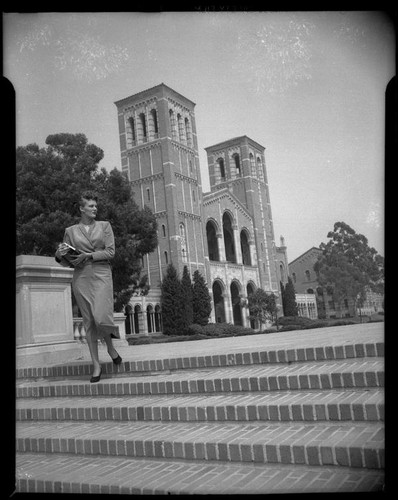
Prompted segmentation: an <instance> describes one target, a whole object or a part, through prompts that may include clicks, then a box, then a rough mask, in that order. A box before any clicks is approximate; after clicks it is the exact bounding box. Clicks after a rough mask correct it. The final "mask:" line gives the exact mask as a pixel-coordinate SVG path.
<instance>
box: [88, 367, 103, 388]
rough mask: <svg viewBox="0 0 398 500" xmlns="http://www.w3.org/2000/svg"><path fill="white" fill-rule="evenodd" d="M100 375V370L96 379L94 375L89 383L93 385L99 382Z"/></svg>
mask: <svg viewBox="0 0 398 500" xmlns="http://www.w3.org/2000/svg"><path fill="white" fill-rule="evenodd" d="M101 375H102V368H101V370H100V372H99V375H97V376H96V377H94V375H93V376H92V377H91V378H90V382H91V383H92V384H94V383H95V382H99V381H100V380H101Z"/></svg>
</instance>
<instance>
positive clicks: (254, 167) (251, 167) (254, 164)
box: [249, 153, 257, 177]
mask: <svg viewBox="0 0 398 500" xmlns="http://www.w3.org/2000/svg"><path fill="white" fill-rule="evenodd" d="M249 160H250V171H251V175H252V176H253V177H257V173H256V162H255V161H254V156H253V153H250V155H249Z"/></svg>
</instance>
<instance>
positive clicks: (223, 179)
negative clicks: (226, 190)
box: [217, 158, 225, 181]
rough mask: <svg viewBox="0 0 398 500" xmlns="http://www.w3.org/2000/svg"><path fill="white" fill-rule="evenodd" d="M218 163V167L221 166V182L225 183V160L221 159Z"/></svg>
mask: <svg viewBox="0 0 398 500" xmlns="http://www.w3.org/2000/svg"><path fill="white" fill-rule="evenodd" d="M217 163H218V166H219V169H220V177H221V181H225V167H224V159H223V158H219V159H218V160H217Z"/></svg>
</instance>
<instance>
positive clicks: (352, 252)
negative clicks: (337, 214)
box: [314, 222, 384, 303]
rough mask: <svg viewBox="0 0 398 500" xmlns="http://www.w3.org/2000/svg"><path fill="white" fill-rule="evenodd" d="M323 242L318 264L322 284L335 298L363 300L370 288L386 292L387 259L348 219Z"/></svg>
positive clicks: (338, 299) (315, 266)
mask: <svg viewBox="0 0 398 500" xmlns="http://www.w3.org/2000/svg"><path fill="white" fill-rule="evenodd" d="M327 237H328V238H330V240H329V241H328V242H327V243H321V245H320V249H321V250H322V255H320V256H319V257H318V260H317V262H316V263H315V265H314V270H315V272H316V274H317V278H318V282H319V284H320V285H321V286H322V287H324V288H325V289H326V291H327V293H328V294H329V295H332V296H333V299H334V300H335V301H336V302H338V303H341V301H342V300H344V299H352V300H354V302H357V300H360V301H362V300H363V299H364V297H365V295H366V290H367V289H370V290H372V291H375V292H378V293H383V291H384V258H383V257H382V256H381V255H379V254H378V253H377V251H376V250H375V249H374V248H372V247H369V245H368V240H367V238H366V237H365V236H364V235H362V234H357V233H356V232H355V231H354V229H352V228H351V227H350V226H349V225H348V224H346V223H345V222H336V223H335V224H334V228H333V231H330V232H329V233H328V235H327Z"/></svg>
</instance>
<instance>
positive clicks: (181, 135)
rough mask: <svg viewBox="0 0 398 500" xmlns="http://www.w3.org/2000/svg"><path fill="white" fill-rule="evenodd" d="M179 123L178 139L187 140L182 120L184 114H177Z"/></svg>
mask: <svg viewBox="0 0 398 500" xmlns="http://www.w3.org/2000/svg"><path fill="white" fill-rule="evenodd" d="M177 125H178V140H179V141H180V142H185V130H184V122H183V120H182V116H181V115H180V114H179V113H178V115H177Z"/></svg>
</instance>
